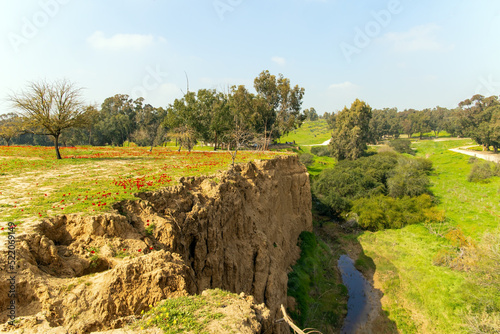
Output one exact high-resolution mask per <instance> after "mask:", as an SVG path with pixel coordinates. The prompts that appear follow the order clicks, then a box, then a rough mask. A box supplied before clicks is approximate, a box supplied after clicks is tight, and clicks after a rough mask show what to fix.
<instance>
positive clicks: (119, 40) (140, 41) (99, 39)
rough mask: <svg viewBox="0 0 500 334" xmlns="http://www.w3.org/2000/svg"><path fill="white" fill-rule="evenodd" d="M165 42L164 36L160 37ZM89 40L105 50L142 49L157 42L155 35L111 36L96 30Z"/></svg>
mask: <svg viewBox="0 0 500 334" xmlns="http://www.w3.org/2000/svg"><path fill="white" fill-rule="evenodd" d="M158 40H159V41H160V42H165V39H164V38H163V37H160V38H159V39H158ZM87 42H88V43H89V44H90V46H92V47H93V48H95V49H103V50H113V51H114V50H121V49H133V50H140V49H143V48H145V47H147V46H150V45H152V44H153V43H154V42H155V38H154V37H153V35H140V34H116V35H113V36H111V37H106V36H104V33H103V32H102V31H96V32H94V33H93V34H92V35H91V36H89V37H88V38H87Z"/></svg>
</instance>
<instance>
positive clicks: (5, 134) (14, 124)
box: [0, 113, 22, 146]
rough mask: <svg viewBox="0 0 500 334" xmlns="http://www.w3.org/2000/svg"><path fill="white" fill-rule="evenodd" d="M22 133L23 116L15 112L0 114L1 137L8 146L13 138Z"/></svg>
mask: <svg viewBox="0 0 500 334" xmlns="http://www.w3.org/2000/svg"><path fill="white" fill-rule="evenodd" d="M21 133H22V124H21V118H20V117H19V116H17V115H16V114H15V113H8V114H2V115H0V138H2V139H3V140H5V142H6V143H7V146H9V145H10V141H11V140H12V138H14V137H16V136H18V135H20V134H21Z"/></svg>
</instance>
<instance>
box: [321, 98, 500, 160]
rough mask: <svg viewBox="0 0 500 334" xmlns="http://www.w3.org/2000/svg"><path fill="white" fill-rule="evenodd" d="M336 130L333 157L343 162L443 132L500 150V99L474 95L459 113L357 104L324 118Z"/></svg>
mask: <svg viewBox="0 0 500 334" xmlns="http://www.w3.org/2000/svg"><path fill="white" fill-rule="evenodd" d="M324 117H325V118H326V120H327V122H328V124H329V126H330V128H331V129H332V140H331V144H330V150H331V154H332V155H333V156H334V157H336V158H337V159H339V160H343V159H349V160H355V159H357V158H359V157H360V156H361V155H362V153H363V152H364V150H365V149H366V146H367V144H377V143H379V142H380V141H382V140H383V139H386V138H400V137H401V136H402V135H406V136H407V137H408V138H410V137H412V136H413V135H414V134H418V135H419V137H420V139H422V137H423V135H424V134H425V133H428V132H432V133H433V134H434V136H435V137H438V136H439V133H440V132H442V131H446V132H448V133H449V134H450V135H451V136H458V137H470V138H472V139H474V140H475V141H476V142H477V143H478V144H479V145H482V146H483V149H484V150H489V149H490V147H493V150H494V152H495V153H497V152H498V148H499V147H500V101H499V99H498V96H490V97H484V96H482V95H479V94H477V95H474V96H473V97H472V98H470V99H466V100H464V101H462V102H460V103H459V104H458V107H457V108H455V109H447V108H442V107H436V108H432V109H430V108H427V109H423V110H415V109H407V110H404V111H402V112H398V110H397V109H396V108H384V109H372V108H371V107H370V106H369V105H368V104H366V103H365V102H363V101H360V100H358V99H357V100H356V101H354V102H353V104H352V105H351V107H350V108H347V107H345V108H344V109H343V110H342V111H340V112H338V113H331V114H328V113H326V114H325V115H324Z"/></svg>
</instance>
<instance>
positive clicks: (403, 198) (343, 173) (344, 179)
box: [313, 152, 443, 231]
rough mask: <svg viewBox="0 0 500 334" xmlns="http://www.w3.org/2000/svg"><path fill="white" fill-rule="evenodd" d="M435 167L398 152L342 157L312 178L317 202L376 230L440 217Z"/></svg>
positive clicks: (321, 210) (322, 210)
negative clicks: (432, 186) (433, 192)
mask: <svg viewBox="0 0 500 334" xmlns="http://www.w3.org/2000/svg"><path fill="white" fill-rule="evenodd" d="M431 171H432V163H431V162H430V161H429V160H426V159H423V158H412V157H410V156H408V155H401V154H397V153H395V152H383V153H378V154H374V155H371V156H368V157H362V158H359V159H357V160H354V161H349V160H343V161H340V162H339V163H338V164H337V165H335V167H334V168H332V169H326V170H324V171H323V172H321V174H319V176H318V177H317V178H315V179H314V180H313V194H314V197H313V200H314V206H315V208H316V210H317V211H318V212H319V213H321V214H328V213H329V214H333V215H334V216H336V217H337V218H345V217H348V218H349V219H351V218H354V219H356V221H357V223H358V224H359V226H361V227H362V228H365V229H368V230H372V231H373V230H377V229H383V228H401V227H403V226H405V225H407V224H415V223H418V222H420V221H435V222H437V221H442V220H443V215H442V214H441V213H439V212H438V211H437V210H435V209H434V208H433V206H434V203H433V199H432V197H431V196H429V194H430V191H429V190H428V188H429V177H428V175H429V173H431ZM326 208H329V209H330V210H329V211H330V212H328V210H327V209H326ZM422 219H423V220H422Z"/></svg>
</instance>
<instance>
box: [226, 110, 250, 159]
mask: <svg viewBox="0 0 500 334" xmlns="http://www.w3.org/2000/svg"><path fill="white" fill-rule="evenodd" d="M238 116H239V115H238V114H236V115H235V116H234V128H233V129H232V130H231V131H230V132H229V136H228V137H229V138H228V139H229V143H228V145H227V150H228V152H229V154H231V160H232V166H234V162H235V160H236V155H237V154H238V150H239V149H240V148H241V146H243V145H245V144H246V143H247V142H248V140H250V138H251V137H252V133H251V132H250V131H248V130H247V129H246V128H245V126H244V124H243V123H242V122H241V121H240V120H239V118H240V117H238ZM231 147H232V148H233V151H232V152H231Z"/></svg>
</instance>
